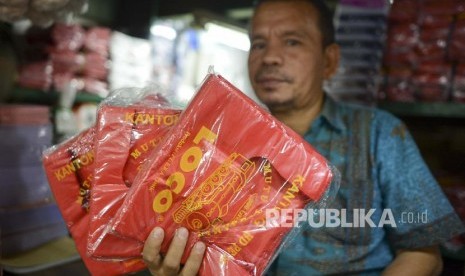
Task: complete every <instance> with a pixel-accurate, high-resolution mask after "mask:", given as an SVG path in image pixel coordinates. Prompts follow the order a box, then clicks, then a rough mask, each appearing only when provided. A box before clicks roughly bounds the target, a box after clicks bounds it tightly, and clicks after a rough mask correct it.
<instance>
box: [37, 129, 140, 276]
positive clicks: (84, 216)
mask: <svg viewBox="0 0 465 276" xmlns="http://www.w3.org/2000/svg"><path fill="white" fill-rule="evenodd" d="M94 137H95V128H94V127H92V128H90V129H88V130H86V131H83V132H82V133H80V134H79V135H77V136H75V137H73V138H71V139H69V140H67V141H65V142H63V143H61V144H59V145H56V146H54V147H51V148H49V149H48V150H47V151H46V152H44V155H43V165H44V168H45V171H46V173H47V178H48V181H49V184H50V187H51V190H52V192H53V195H54V197H55V200H56V202H57V205H58V207H59V209H60V212H61V214H62V216H63V219H64V220H65V222H66V225H67V227H68V229H69V231H70V233H71V236H72V237H73V239H74V241H75V243H76V247H77V250H78V252H79V254H80V255H81V258H82V260H83V262H84V264H85V265H86V267H87V269H88V270H89V272H90V273H91V274H92V275H105V276H106V275H121V274H125V273H128V272H132V271H138V270H142V269H143V268H145V264H144V263H143V262H142V260H141V259H140V258H139V259H137V258H136V259H132V260H127V261H124V262H113V261H108V262H100V261H96V260H93V259H91V258H90V257H89V256H88V255H87V237H88V231H89V222H90V216H89V213H88V210H87V209H88V203H89V191H90V187H91V185H92V181H93V173H94ZM139 257H140V256H139Z"/></svg>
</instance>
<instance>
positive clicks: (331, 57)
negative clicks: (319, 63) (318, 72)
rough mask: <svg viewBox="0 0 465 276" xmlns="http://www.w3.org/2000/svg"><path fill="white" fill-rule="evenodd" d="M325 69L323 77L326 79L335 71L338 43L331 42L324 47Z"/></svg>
mask: <svg viewBox="0 0 465 276" xmlns="http://www.w3.org/2000/svg"><path fill="white" fill-rule="evenodd" d="M324 55H325V71H324V78H325V80H328V79H329V78H331V77H332V76H333V75H334V74H335V73H336V71H337V69H338V67H339V58H340V53H339V45H337V44H336V43H332V44H330V45H328V46H327V47H326V48H325V53H324Z"/></svg>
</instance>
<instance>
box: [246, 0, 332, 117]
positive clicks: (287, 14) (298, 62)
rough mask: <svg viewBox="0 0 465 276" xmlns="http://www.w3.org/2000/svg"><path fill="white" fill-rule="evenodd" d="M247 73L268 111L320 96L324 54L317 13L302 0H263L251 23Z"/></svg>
mask: <svg viewBox="0 0 465 276" xmlns="http://www.w3.org/2000/svg"><path fill="white" fill-rule="evenodd" d="M250 38H251V49H250V53H249V60H248V67H249V78H250V81H251V83H252V86H253V88H254V90H255V93H256V95H257V97H258V98H259V99H260V100H261V101H262V102H263V103H264V104H265V105H267V106H268V108H270V110H271V111H286V110H290V109H299V108H306V107H308V106H311V105H312V104H314V103H315V102H316V101H317V100H318V99H319V98H320V97H321V95H322V85H323V81H324V79H325V78H326V77H329V76H326V75H328V73H327V72H325V67H326V66H325V63H326V60H325V57H324V55H325V54H324V52H325V51H324V49H323V45H322V41H323V40H322V34H321V32H320V30H319V28H318V12H317V10H316V9H315V8H314V7H313V6H312V5H311V4H309V3H305V2H303V1H290V2H285V1H279V2H265V3H263V4H261V5H260V6H259V7H258V9H257V10H256V12H255V15H254V17H253V19H252V25H251V33H250Z"/></svg>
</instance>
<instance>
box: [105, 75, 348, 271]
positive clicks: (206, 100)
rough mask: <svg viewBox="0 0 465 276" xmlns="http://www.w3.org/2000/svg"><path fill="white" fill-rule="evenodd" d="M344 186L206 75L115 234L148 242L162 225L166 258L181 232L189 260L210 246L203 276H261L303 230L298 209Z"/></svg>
mask: <svg viewBox="0 0 465 276" xmlns="http://www.w3.org/2000/svg"><path fill="white" fill-rule="evenodd" d="M338 184H339V177H338V172H337V170H336V169H335V168H334V167H332V166H331V164H329V163H328V162H327V161H326V160H325V159H324V158H323V157H322V156H321V155H320V154H318V153H317V152H316V151H315V150H314V149H313V148H312V147H311V146H310V145H309V144H308V143H307V142H305V141H304V140H303V138H302V137H300V136H299V135H298V134H296V133H295V132H293V131H292V130H291V129H289V128H288V127H286V126H285V125H283V124H282V123H281V122H279V121H277V120H276V119H275V118H274V117H272V116H271V115H270V114H268V113H267V112H266V111H264V110H263V109H262V108H261V107H260V106H258V105H257V104H256V103H255V102H253V101H252V100H251V99H250V98H248V97H247V96H245V95H244V94H243V93H242V92H241V91H239V90H238V89H237V88H235V87H234V86H233V85H231V84H230V83H229V82H228V81H227V80H225V79H224V78H222V77H221V76H219V75H215V74H209V75H208V76H207V78H206V79H205V80H204V82H203V84H202V86H201V87H200V88H199V90H198V92H197V94H196V96H195V97H194V98H193V99H192V100H191V102H190V104H189V105H188V107H187V108H186V110H185V111H184V112H183V113H182V114H181V116H180V118H179V121H178V123H177V124H176V125H175V126H173V127H172V128H171V129H170V130H169V132H168V133H167V135H166V136H165V137H164V139H163V140H162V141H161V142H160V144H159V146H158V147H157V148H156V149H155V150H154V151H152V153H151V155H150V157H149V158H148V160H147V161H146V163H145V164H144V166H143V168H142V169H141V171H140V172H139V173H138V175H137V176H136V178H135V180H134V183H133V185H132V187H131V188H130V189H129V192H128V193H127V196H126V198H125V200H124V203H123V205H122V207H121V208H119V210H118V213H117V214H116V215H115V219H114V220H113V223H112V225H111V231H112V232H113V233H115V234H116V235H121V236H125V237H128V238H132V239H135V240H137V241H140V242H141V243H142V242H144V241H145V239H146V238H147V236H148V234H149V232H150V231H151V230H152V229H153V227H155V226H160V227H162V228H163V229H164V230H165V240H164V243H163V244H162V249H161V252H162V253H166V251H167V249H168V245H169V244H170V242H171V239H172V237H173V234H174V232H175V230H176V229H177V228H178V227H180V226H184V227H186V228H188V229H189V231H190V232H191V234H190V236H189V240H188V242H187V247H186V248H187V249H186V251H185V254H184V256H183V259H182V262H184V261H186V258H187V256H188V254H189V252H190V250H191V248H192V246H193V244H194V243H195V242H197V241H199V240H200V241H203V242H204V243H205V244H206V246H207V249H206V253H205V257H204V259H203V262H202V266H201V268H200V275H261V274H262V273H263V272H264V271H265V269H266V268H267V267H268V265H269V264H270V263H271V261H272V260H273V259H274V258H275V257H276V255H277V254H278V252H279V250H280V248H281V246H282V245H283V244H286V240H287V239H288V238H292V236H293V234H294V233H295V231H298V230H299V229H300V228H299V227H298V224H297V221H298V220H299V219H301V217H299V215H296V213H295V210H306V209H308V208H318V207H322V206H324V203H325V202H327V200H329V199H331V198H332V196H334V194H335V191H336V190H337V187H338ZM300 214H302V212H301V213H300ZM267 215H269V216H268V218H269V219H271V220H267ZM286 223H288V224H286ZM285 224H286V225H285ZM292 226H295V227H292Z"/></svg>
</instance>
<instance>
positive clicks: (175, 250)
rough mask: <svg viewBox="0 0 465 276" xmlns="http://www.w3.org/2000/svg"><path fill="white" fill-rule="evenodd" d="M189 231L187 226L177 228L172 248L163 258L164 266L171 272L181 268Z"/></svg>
mask: <svg viewBox="0 0 465 276" xmlns="http://www.w3.org/2000/svg"><path fill="white" fill-rule="evenodd" d="M188 236H189V232H188V231H187V229H186V228H184V227H181V228H178V229H177V230H176V233H175V235H174V237H173V240H172V241H171V244H170V248H169V249H168V252H167V253H166V256H165V258H164V259H163V267H164V269H165V270H168V271H169V272H176V273H177V272H178V271H179V268H180V263H181V258H182V255H183V254H184V248H185V247H186V243H187V238H188Z"/></svg>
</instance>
